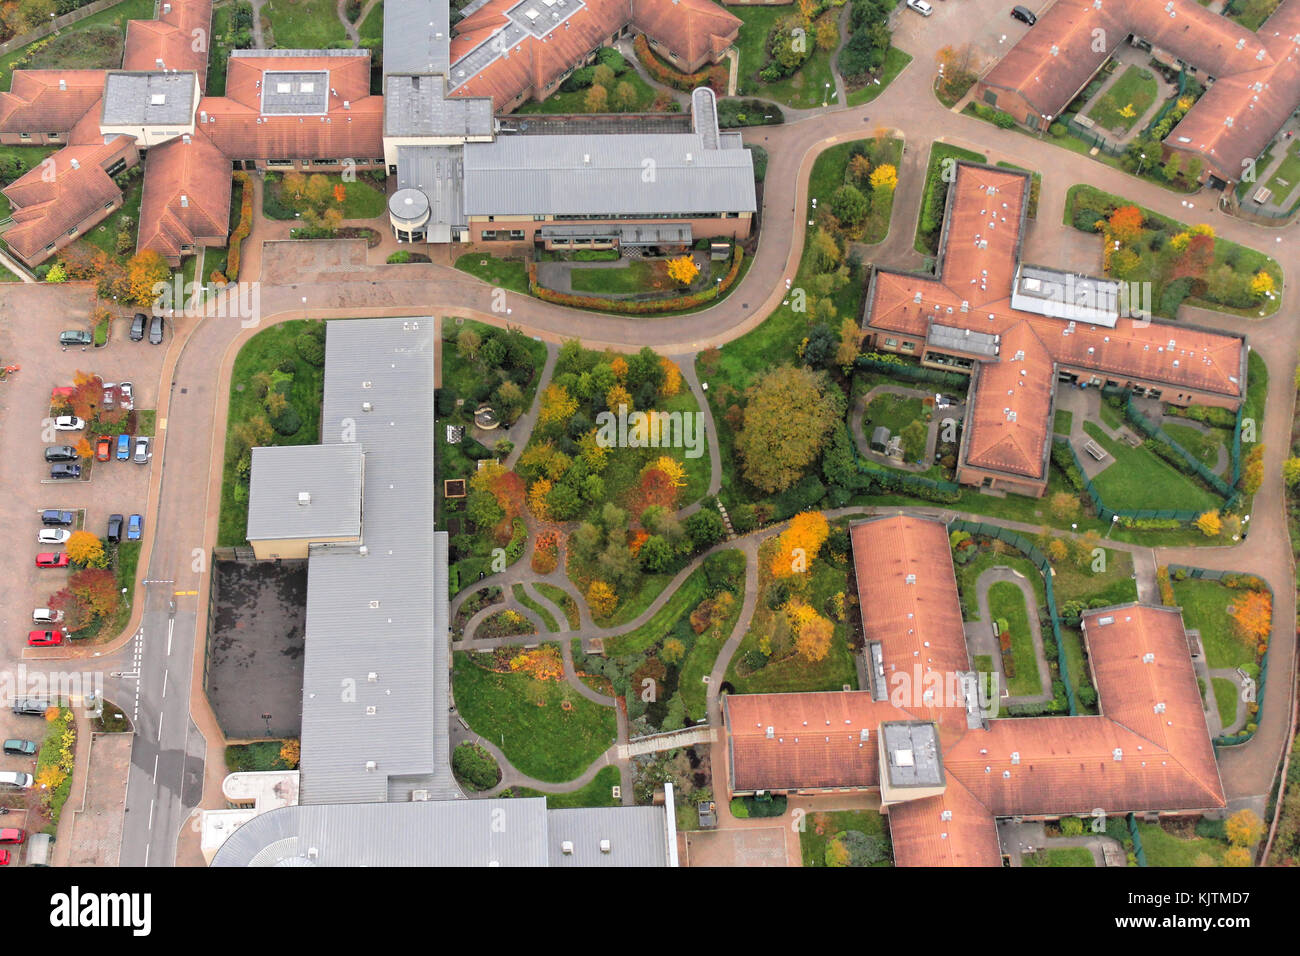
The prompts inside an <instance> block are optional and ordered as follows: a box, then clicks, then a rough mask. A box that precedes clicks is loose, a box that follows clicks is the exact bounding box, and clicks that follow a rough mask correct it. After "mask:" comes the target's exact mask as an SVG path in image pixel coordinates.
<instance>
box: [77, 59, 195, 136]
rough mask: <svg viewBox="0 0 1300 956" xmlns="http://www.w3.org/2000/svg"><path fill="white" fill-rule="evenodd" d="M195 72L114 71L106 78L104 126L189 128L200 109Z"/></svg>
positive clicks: (101, 121) (101, 115)
mask: <svg viewBox="0 0 1300 956" xmlns="http://www.w3.org/2000/svg"><path fill="white" fill-rule="evenodd" d="M198 96H199V87H198V80H197V78H196V76H195V74H194V73H193V72H188V73H168V72H163V71H159V72H153V71H150V72H139V73H137V72H128V71H112V72H110V73H108V74H107V75H106V76H105V78H104V112H103V113H102V114H100V125H101V126H159V125H169V124H170V125H175V126H188V125H189V124H191V123H193V122H194V110H195V109H196V108H197V107H198Z"/></svg>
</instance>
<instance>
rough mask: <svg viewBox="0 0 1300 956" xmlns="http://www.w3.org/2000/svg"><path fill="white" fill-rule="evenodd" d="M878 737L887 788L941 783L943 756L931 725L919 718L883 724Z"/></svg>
mask: <svg viewBox="0 0 1300 956" xmlns="http://www.w3.org/2000/svg"><path fill="white" fill-rule="evenodd" d="M880 736H881V739H882V747H883V750H884V753H885V768H886V769H887V770H888V772H889V785H890V786H891V787H939V786H942V785H943V782H944V776H943V755H942V754H941V753H940V751H939V732H938V728H936V727H935V725H934V724H932V723H930V722H929V721H923V720H906V721H894V722H891V723H883V724H881V725H880Z"/></svg>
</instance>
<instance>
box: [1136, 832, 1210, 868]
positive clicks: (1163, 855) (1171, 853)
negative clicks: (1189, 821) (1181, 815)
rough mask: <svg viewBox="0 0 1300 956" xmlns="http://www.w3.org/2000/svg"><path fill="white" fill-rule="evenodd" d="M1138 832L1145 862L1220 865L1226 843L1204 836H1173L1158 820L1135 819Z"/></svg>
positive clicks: (1149, 863) (1179, 864)
mask: <svg viewBox="0 0 1300 956" xmlns="http://www.w3.org/2000/svg"><path fill="white" fill-rule="evenodd" d="M1138 836H1139V837H1140V839H1141V840H1142V849H1143V850H1144V851H1145V853H1146V858H1147V866H1204V865H1207V862H1206V861H1205V860H1203V859H1201V858H1202V857H1203V856H1204V857H1208V858H1209V861H1208V865H1209V866H1222V865H1223V854H1224V851H1226V850H1227V846H1226V845H1224V844H1223V843H1221V842H1219V841H1218V840H1207V839H1205V838H1204V837H1192V838H1191V839H1185V838H1183V837H1178V836H1174V835H1173V834H1172V833H1170V832H1169V831H1168V830H1165V829H1164V828H1163V827H1161V826H1160V825H1159V824H1158V823H1141V822H1139V823H1138Z"/></svg>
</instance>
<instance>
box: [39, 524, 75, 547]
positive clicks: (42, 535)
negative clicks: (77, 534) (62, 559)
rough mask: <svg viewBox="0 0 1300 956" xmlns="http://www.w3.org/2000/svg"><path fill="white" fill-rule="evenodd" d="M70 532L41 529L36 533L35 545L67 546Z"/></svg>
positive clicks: (59, 529)
mask: <svg viewBox="0 0 1300 956" xmlns="http://www.w3.org/2000/svg"><path fill="white" fill-rule="evenodd" d="M71 537H72V532H71V531H69V530H68V529H67V528H42V529H41V530H40V531H38V532H37V533H36V543H37V544H67V543H68V539H69V538H71Z"/></svg>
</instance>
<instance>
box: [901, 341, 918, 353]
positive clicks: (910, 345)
mask: <svg viewBox="0 0 1300 956" xmlns="http://www.w3.org/2000/svg"><path fill="white" fill-rule="evenodd" d="M903 351H904V352H914V351H916V343H915V342H904V343H903Z"/></svg>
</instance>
